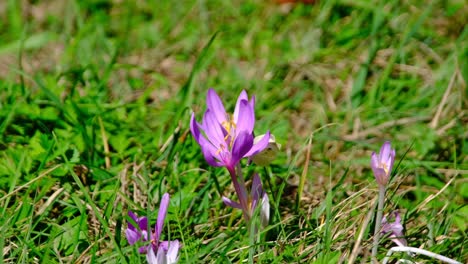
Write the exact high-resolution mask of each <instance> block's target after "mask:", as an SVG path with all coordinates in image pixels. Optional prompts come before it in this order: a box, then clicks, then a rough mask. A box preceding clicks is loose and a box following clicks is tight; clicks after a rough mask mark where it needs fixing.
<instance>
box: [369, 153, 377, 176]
mask: <svg viewBox="0 0 468 264" xmlns="http://www.w3.org/2000/svg"><path fill="white" fill-rule="evenodd" d="M370 165H371V168H372V170H375V169H377V168H378V167H379V157H378V156H377V154H376V153H375V152H372V154H371V164H370ZM374 173H375V171H374Z"/></svg>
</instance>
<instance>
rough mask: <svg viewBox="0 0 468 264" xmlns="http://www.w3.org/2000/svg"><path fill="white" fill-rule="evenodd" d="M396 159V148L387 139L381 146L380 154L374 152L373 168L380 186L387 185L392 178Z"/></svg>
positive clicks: (372, 158) (372, 156)
mask: <svg viewBox="0 0 468 264" xmlns="http://www.w3.org/2000/svg"><path fill="white" fill-rule="evenodd" d="M394 161H395V150H394V149H392V148H391V145H390V142H389V141H386V142H385V143H384V144H383V145H382V147H381V148H380V152H379V154H376V153H375V152H372V155H371V168H372V171H373V172H374V176H375V179H376V180H377V183H378V184H379V185H380V186H386V185H387V183H388V180H389V179H390V173H391V172H392V168H393V162H394Z"/></svg>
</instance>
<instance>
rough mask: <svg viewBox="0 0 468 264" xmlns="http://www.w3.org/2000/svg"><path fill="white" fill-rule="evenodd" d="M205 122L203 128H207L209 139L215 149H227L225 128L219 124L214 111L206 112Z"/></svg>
mask: <svg viewBox="0 0 468 264" xmlns="http://www.w3.org/2000/svg"><path fill="white" fill-rule="evenodd" d="M203 121H204V124H203V127H204V128H205V133H206V137H207V139H208V140H209V141H210V142H211V143H212V144H213V145H214V146H215V147H220V146H221V145H223V146H225V147H227V144H226V140H225V134H224V132H223V128H222V126H221V124H219V123H217V121H216V116H215V115H214V113H213V111H210V110H209V109H208V110H206V112H205V115H204V117H203Z"/></svg>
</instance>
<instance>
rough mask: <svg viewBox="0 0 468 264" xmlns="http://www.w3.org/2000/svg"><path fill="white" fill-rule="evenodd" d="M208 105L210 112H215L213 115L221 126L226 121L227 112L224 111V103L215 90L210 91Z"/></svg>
mask: <svg viewBox="0 0 468 264" xmlns="http://www.w3.org/2000/svg"><path fill="white" fill-rule="evenodd" d="M206 104H207V108H208V110H211V111H213V114H214V115H215V118H216V120H217V122H218V123H219V124H222V123H223V122H225V121H226V110H225V109H224V105H223V102H222V101H221V99H220V98H219V96H218V94H217V93H216V92H215V90H214V89H213V88H210V89H209V90H208V94H207V96H206Z"/></svg>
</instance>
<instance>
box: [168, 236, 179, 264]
mask: <svg viewBox="0 0 468 264" xmlns="http://www.w3.org/2000/svg"><path fill="white" fill-rule="evenodd" d="M179 248H180V245H179V240H173V241H171V242H170V243H169V249H168V250H167V253H166V260H167V263H176V262H177V255H178V254H179Z"/></svg>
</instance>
